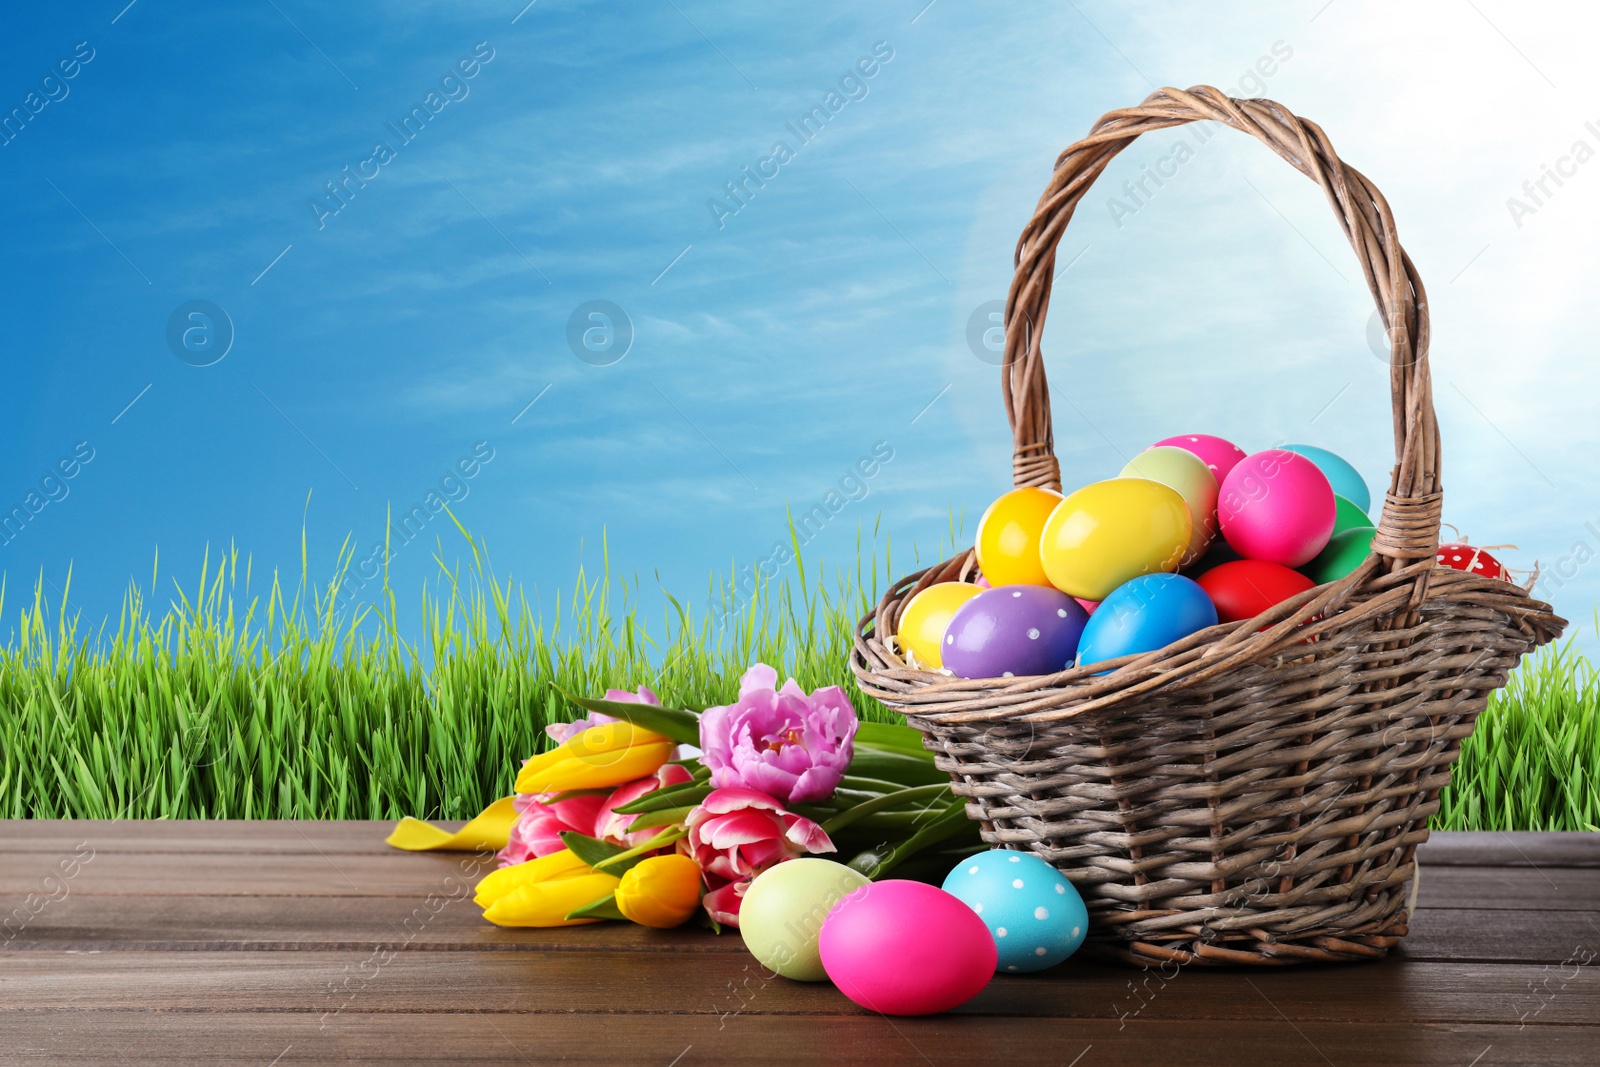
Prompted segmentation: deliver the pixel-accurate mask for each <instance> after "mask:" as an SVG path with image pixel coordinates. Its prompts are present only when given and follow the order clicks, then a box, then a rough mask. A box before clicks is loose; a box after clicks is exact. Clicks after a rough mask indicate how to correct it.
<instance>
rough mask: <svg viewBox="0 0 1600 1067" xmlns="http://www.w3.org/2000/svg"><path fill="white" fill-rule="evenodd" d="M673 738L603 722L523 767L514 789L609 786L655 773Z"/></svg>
mask: <svg viewBox="0 0 1600 1067" xmlns="http://www.w3.org/2000/svg"><path fill="white" fill-rule="evenodd" d="M673 744H674V742H673V741H672V740H671V739H670V738H666V737H662V736H661V735H660V734H657V733H652V732H650V731H649V730H641V729H640V728H639V727H637V726H635V725H633V724H632V723H630V722H608V723H605V724H603V725H601V726H591V727H590V728H589V729H587V730H585V731H583V732H582V733H581V734H578V735H577V736H576V737H572V738H569V739H568V740H567V741H565V742H564V743H562V744H561V745H558V746H557V747H555V748H553V749H551V750H550V751H549V752H546V753H544V754H543V755H539V756H535V757H533V759H531V760H529V761H528V762H527V763H525V764H523V765H522V770H521V771H520V772H519V773H518V774H517V792H519V793H564V792H566V791H567V790H569V789H609V788H611V787H612V786H618V785H621V784H623V783H624V782H631V781H633V780H634V779H635V778H643V777H644V776H645V775H647V774H654V773H655V772H656V771H657V770H659V769H660V767H661V765H662V764H663V763H665V762H667V760H668V759H669V758H671V756H672V749H673Z"/></svg>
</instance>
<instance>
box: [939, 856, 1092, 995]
mask: <svg viewBox="0 0 1600 1067" xmlns="http://www.w3.org/2000/svg"><path fill="white" fill-rule="evenodd" d="M944 889H945V892H947V893H950V894H951V895H953V896H955V897H956V898H958V899H959V900H961V901H963V902H964V903H965V904H966V905H967V906H968V907H969V908H971V909H972V910H973V911H974V912H976V913H977V915H978V917H979V918H980V919H982V920H983V923H984V925H985V926H987V927H988V928H989V933H990V934H992V935H993V936H994V943H995V950H996V962H995V969H996V970H997V971H999V972H1000V973H1002V974H1005V973H1018V972H1026V971H1039V970H1043V969H1044V968H1046V967H1054V966H1055V965H1056V964H1058V963H1060V962H1061V961H1062V960H1064V959H1066V958H1067V957H1068V956H1070V955H1072V954H1073V953H1074V952H1076V951H1078V947H1079V946H1080V945H1082V944H1083V939H1084V936H1085V934H1086V932H1087V931H1088V929H1089V911H1088V909H1087V908H1086V907H1084V904H1083V897H1082V896H1080V895H1079V894H1078V891H1077V889H1076V888H1074V887H1073V885H1072V883H1071V882H1069V881H1067V879H1066V878H1065V877H1064V876H1063V875H1062V874H1061V872H1060V871H1058V870H1056V869H1055V868H1054V867H1052V866H1050V864H1049V863H1047V862H1046V861H1045V860H1044V859H1043V858H1041V857H1039V856H1036V855H1034V854H1033V853H1031V852H1016V851H1013V850H1010V849H995V850H993V851H991V852H980V853H978V854H977V855H976V856H969V857H968V858H966V859H964V860H962V861H961V862H960V863H958V864H956V866H955V867H954V869H952V870H951V871H950V874H949V876H948V877H946V878H945V880H944Z"/></svg>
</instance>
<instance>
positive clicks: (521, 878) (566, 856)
mask: <svg viewBox="0 0 1600 1067" xmlns="http://www.w3.org/2000/svg"><path fill="white" fill-rule="evenodd" d="M617 882H618V879H617V878H616V877H615V876H614V875H609V874H601V873H599V872H597V871H595V870H593V869H592V868H591V867H590V866H589V865H588V864H587V863H584V862H583V861H582V860H580V859H579V858H578V857H577V856H575V855H573V854H572V852H571V850H570V849H562V850H561V851H560V852H552V853H551V854H550V855H548V856H541V857H540V858H539V859H536V860H529V861H528V862H527V863H519V864H517V865H516V866H514V867H503V868H501V869H500V870H498V871H495V872H493V873H491V874H489V875H487V876H486V877H485V878H484V879H483V880H482V881H481V882H479V883H478V891H477V895H476V897H475V898H474V899H475V900H476V901H477V903H478V906H479V907H481V908H483V917H484V918H485V919H488V920H489V921H490V922H492V923H494V924H495V925H496V926H580V925H582V924H584V923H593V922H600V921H601V920H600V919H569V918H567V915H568V913H570V912H572V911H575V910H577V909H578V908H582V907H585V906H586V905H589V904H593V903H594V902H595V901H597V900H602V899H604V898H605V897H606V896H607V895H609V894H611V893H614V892H615V891H616V889H617Z"/></svg>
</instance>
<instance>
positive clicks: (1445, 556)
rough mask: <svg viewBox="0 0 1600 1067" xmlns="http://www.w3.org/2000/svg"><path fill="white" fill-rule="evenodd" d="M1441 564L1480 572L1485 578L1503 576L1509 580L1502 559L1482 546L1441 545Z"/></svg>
mask: <svg viewBox="0 0 1600 1067" xmlns="http://www.w3.org/2000/svg"><path fill="white" fill-rule="evenodd" d="M1437 558H1438V560H1439V565H1440V566H1443V567H1454V568H1455V569H1456V570H1458V571H1466V572H1467V573H1468V574H1480V575H1482V576H1483V577H1485V578H1503V579H1506V580H1507V581H1509V580H1510V579H1509V577H1508V576H1507V574H1506V569H1505V567H1504V566H1502V565H1501V563H1500V561H1499V560H1497V559H1495V558H1494V557H1493V556H1491V555H1489V553H1487V552H1485V551H1484V550H1483V549H1481V548H1475V547H1473V546H1472V545H1463V544H1456V543H1453V542H1452V543H1451V544H1447V545H1440V546H1439V555H1438V557H1437Z"/></svg>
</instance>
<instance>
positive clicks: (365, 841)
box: [0, 819, 1600, 867]
mask: <svg viewBox="0 0 1600 1067" xmlns="http://www.w3.org/2000/svg"><path fill="white" fill-rule="evenodd" d="M392 825H393V824H392V823H389V822H384V821H355V820H351V821H338V822H335V821H328V822H305V821H301V822H294V821H281V820H236V819H230V820H211V821H200V820H143V821H132V820H130V821H122V822H114V821H105V820H81V821H80V820H48V819H13V820H0V852H3V853H5V854H14V853H19V852H70V851H71V850H72V849H73V848H74V847H75V846H76V845H77V844H78V843H79V842H82V841H87V842H89V843H90V844H92V845H93V846H94V848H95V850H96V851H97V852H146V853H150V852H202V853H208V854H212V853H221V852H238V853H262V852H265V853H281V852H287V853H309V854H315V853H316V850H317V849H319V848H320V849H322V850H323V851H324V852H328V853H330V854H331V853H332V852H333V851H335V850H337V851H340V852H345V853H356V852H362V853H367V854H370V855H389V854H392V853H393V852H394V850H393V849H391V848H389V846H387V845H385V844H384V843H383V839H384V838H385V837H386V836H388V833H389V830H390V828H391V827H392ZM440 825H441V826H447V827H449V828H451V829H455V828H457V827H459V826H460V825H461V823H459V822H447V823H441V824H440ZM1417 853H1418V856H1419V858H1420V859H1421V861H1422V862H1423V863H1424V864H1429V865H1432V864H1438V865H1443V866H1466V867H1529V866H1539V867H1600V834H1593V833H1515V834H1507V833H1504V832H1499V831H1495V832H1490V833H1464V832H1459V831H1450V832H1440V833H1434V834H1432V835H1431V836H1430V837H1429V838H1428V840H1427V842H1426V843H1425V844H1423V845H1422V846H1421V847H1420V848H1419V849H1418V850H1417Z"/></svg>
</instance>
